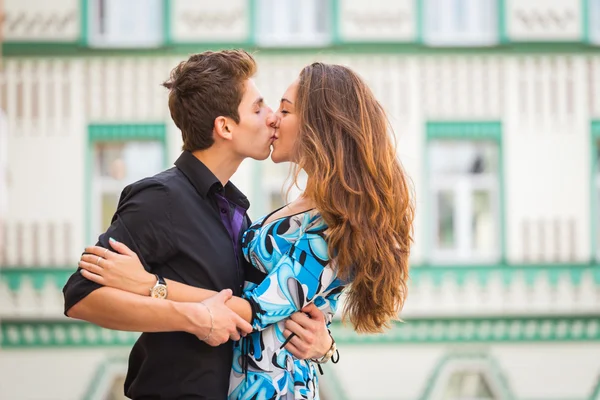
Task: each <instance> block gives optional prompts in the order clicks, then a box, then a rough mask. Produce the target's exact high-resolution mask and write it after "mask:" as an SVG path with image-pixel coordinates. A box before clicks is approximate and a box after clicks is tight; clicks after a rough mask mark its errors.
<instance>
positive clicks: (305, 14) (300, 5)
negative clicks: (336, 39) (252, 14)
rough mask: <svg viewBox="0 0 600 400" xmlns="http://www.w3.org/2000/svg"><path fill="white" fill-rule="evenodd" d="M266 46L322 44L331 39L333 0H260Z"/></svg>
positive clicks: (261, 36) (262, 40)
mask: <svg viewBox="0 0 600 400" xmlns="http://www.w3.org/2000/svg"><path fill="white" fill-rule="evenodd" d="M257 7H258V12H257V14H258V16H259V19H258V23H257V27H258V35H257V40H258V42H259V44H261V45H263V46H275V45H276V46H286V47H290V46H306V45H312V46H323V45H327V44H328V43H329V42H330V41H331V32H330V30H331V26H330V20H331V10H330V0H303V1H293V0H258V1H257Z"/></svg>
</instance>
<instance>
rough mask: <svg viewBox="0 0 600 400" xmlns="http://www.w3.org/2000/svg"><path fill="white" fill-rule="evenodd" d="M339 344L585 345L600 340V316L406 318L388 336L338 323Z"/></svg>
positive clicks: (335, 328)
mask: <svg viewBox="0 0 600 400" xmlns="http://www.w3.org/2000/svg"><path fill="white" fill-rule="evenodd" d="M330 329H331V332H332V334H333V336H334V337H335V340H336V342H339V343H343V344H349V345H361V346H362V345H369V344H395V345H408V344H411V345H412V344H430V343H513V342H586V341H598V340H600V320H599V319H598V316H597V315H590V316H580V317H575V316H571V315H569V316H553V317H482V318H431V319H407V320H406V321H405V322H404V323H396V324H394V325H392V328H391V329H390V330H388V331H386V332H385V333H382V334H378V335H359V334H357V333H355V332H354V331H353V330H352V328H351V326H350V324H347V325H343V324H342V323H341V322H339V321H335V322H334V323H333V324H332V325H331V328H330Z"/></svg>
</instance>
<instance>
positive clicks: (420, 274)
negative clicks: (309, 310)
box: [0, 0, 600, 400]
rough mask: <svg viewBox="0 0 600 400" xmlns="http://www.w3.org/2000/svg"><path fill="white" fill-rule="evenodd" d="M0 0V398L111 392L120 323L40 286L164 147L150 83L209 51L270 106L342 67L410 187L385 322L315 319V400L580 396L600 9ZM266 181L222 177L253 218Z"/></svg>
mask: <svg viewBox="0 0 600 400" xmlns="http://www.w3.org/2000/svg"><path fill="white" fill-rule="evenodd" d="M2 8H3V9H2ZM0 9H2V10H1V15H2V18H1V19H0V21H2V27H1V30H0V31H1V32H2V42H3V43H2V60H1V69H0V265H1V266H2V269H1V270H0V318H1V321H0V332H1V337H0V338H1V339H0V346H1V347H0V398H1V399H6V400H21V399H43V400H46V399H48V400H54V399H85V400H96V399H103V400H109V399H110V400H112V399H114V400H116V399H122V398H123V395H122V392H123V389H122V385H123V377H124V373H125V370H126V360H127V356H128V352H129V349H130V348H131V345H132V344H133V342H134V341H135V339H136V337H137V336H138V334H136V333H129V332H115V331H108V330H104V329H100V328H97V327H95V326H92V325H90V324H87V323H81V322H79V321H75V320H69V319H67V318H65V317H64V316H63V314H62V309H63V307H62V293H61V289H62V286H63V284H64V282H65V281H66V279H67V277H68V276H69V275H70V274H71V273H72V272H74V270H75V268H76V264H77V261H78V259H79V255H80V253H81V252H82V249H83V248H84V247H85V246H86V245H89V244H92V243H94V242H95V241H96V237H97V235H98V234H99V233H100V232H102V231H103V230H104V229H105V228H106V227H107V226H108V224H109V222H110V218H111V216H112V213H113V212H114V210H115V206H116V202H117V200H118V197H119V194H120V191H121V189H122V188H123V187H124V186H125V185H126V184H128V183H131V182H132V181H135V180H137V179H140V178H142V177H144V176H148V175H152V174H154V173H156V172H158V171H160V170H162V169H165V168H168V167H170V166H171V165H172V163H173V161H174V160H175V159H176V158H177V156H178V154H179V153H180V149H181V138H180V133H179V131H178V130H177V129H176V128H175V127H174V125H173V124H172V122H171V119H170V116H169V112H168V108H167V91H166V90H165V89H164V88H162V87H161V86H160V83H161V82H163V81H164V80H165V79H166V78H167V77H168V75H169V71H170V70H171V68H173V67H174V66H175V65H176V64H177V63H179V62H180V61H181V60H184V59H186V58H187V57H188V56H189V54H192V53H197V52H201V51H204V50H209V49H213V50H214V49H224V48H245V49H248V50H250V51H252V52H253V54H254V55H255V56H256V58H257V61H258V65H259V73H258V76H257V78H256V80H257V84H258V86H259V88H260V89H261V91H262V92H263V94H264V95H265V97H266V99H267V100H268V102H269V104H270V105H271V106H273V107H276V106H277V104H278V99H279V98H280V97H281V94H282V93H283V92H284V91H285V89H286V88H287V86H288V85H289V84H290V83H291V82H292V81H293V80H294V79H295V77H296V76H297V75H298V73H299V72H300V70H301V68H302V67H303V66H304V65H306V64H308V63H310V62H313V61H325V62H332V63H340V64H344V65H348V66H350V67H351V68H353V69H355V70H356V71H357V72H358V73H360V74H361V75H362V76H363V77H364V78H365V79H366V80H367V82H368V83H369V85H370V86H371V88H372V89H373V91H374V92H375V94H376V96H377V97H378V98H379V99H380V101H381V102H382V104H383V105H384V107H385V109H386V110H387V112H388V115H389V118H390V120H391V122H392V125H393V127H394V131H395V135H396V136H397V138H398V156H399V158H400V159H401V160H402V162H403V163H404V165H405V167H406V168H407V170H408V172H409V174H410V176H411V177H412V179H413V181H414V186H415V192H416V196H417V216H418V217H417V221H416V230H415V243H414V248H413V252H412V271H411V283H410V294H409V298H408V301H407V304H406V307H405V310H404V311H403V312H402V314H401V316H402V318H403V319H404V320H405V322H404V323H398V324H395V325H394V326H393V327H392V329H391V330H389V331H387V332H386V333H385V334H381V335H370V336H367V335H357V334H355V333H353V332H352V330H351V328H350V327H349V326H344V325H342V324H341V322H340V321H335V322H334V323H333V325H332V331H333V333H334V336H335V339H336V341H337V342H338V346H339V348H340V353H341V360H340V362H339V363H338V364H337V365H327V369H326V371H325V375H324V376H323V377H322V378H321V396H322V399H324V400H343V399H348V400H350V399H361V400H362V399H368V400H370V399H373V400H383V399H387V400H390V399H424V400H426V399H453V400H467V399H469V400H475V399H477V400H491V399H494V400H500V399H515V400H559V399H560V400H594V399H600V264H599V262H598V261H599V257H600V234H599V232H598V230H599V229H600V210H599V208H600V164H599V163H598V158H599V155H600V0H368V1H367V0H296V1H291V0H220V1H209V0H4V4H3V5H2V3H1V2H0ZM287 175H288V167H287V166H275V165H273V164H272V163H271V162H270V161H265V162H262V163H258V162H253V161H247V162H245V163H244V164H243V165H242V166H241V168H240V169H239V171H238V172H237V173H236V175H235V176H234V178H233V179H232V180H233V182H234V183H235V184H236V185H237V186H238V187H240V188H241V189H242V190H243V191H244V192H245V193H247V194H248V196H249V198H250V200H251V203H252V207H251V209H250V214H251V216H252V217H253V218H256V217H258V216H260V215H262V214H263V213H266V212H268V211H269V210H272V209H274V208H275V207H277V206H279V205H280V204H282V202H283V199H282V188H283V185H284V181H285V180H286V176H287Z"/></svg>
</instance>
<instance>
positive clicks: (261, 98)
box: [252, 97, 265, 106]
mask: <svg viewBox="0 0 600 400" xmlns="http://www.w3.org/2000/svg"><path fill="white" fill-rule="evenodd" d="M264 102H265V99H264V98H263V97H259V98H258V99H256V100H254V103H252V106H257V105H258V106H260V105H262V104H263V103H264Z"/></svg>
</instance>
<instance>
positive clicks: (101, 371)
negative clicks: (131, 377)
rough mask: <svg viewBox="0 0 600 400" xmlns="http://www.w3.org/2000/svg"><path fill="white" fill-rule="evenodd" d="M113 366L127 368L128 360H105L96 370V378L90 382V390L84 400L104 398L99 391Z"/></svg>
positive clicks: (113, 358)
mask: <svg viewBox="0 0 600 400" xmlns="http://www.w3.org/2000/svg"><path fill="white" fill-rule="evenodd" d="M113 365H122V366H124V367H125V368H127V358H125V357H110V358H107V359H105V360H104V361H103V362H102V363H101V364H100V365H99V366H98V368H96V372H94V377H93V378H92V379H91V380H90V382H89V384H88V388H87V390H86V391H85V395H84V396H83V400H94V399H99V398H103V397H100V395H99V393H97V392H98V389H99V387H100V383H101V382H102V381H103V380H104V379H106V373H107V371H108V370H109V369H110V367H111V366H113Z"/></svg>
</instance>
